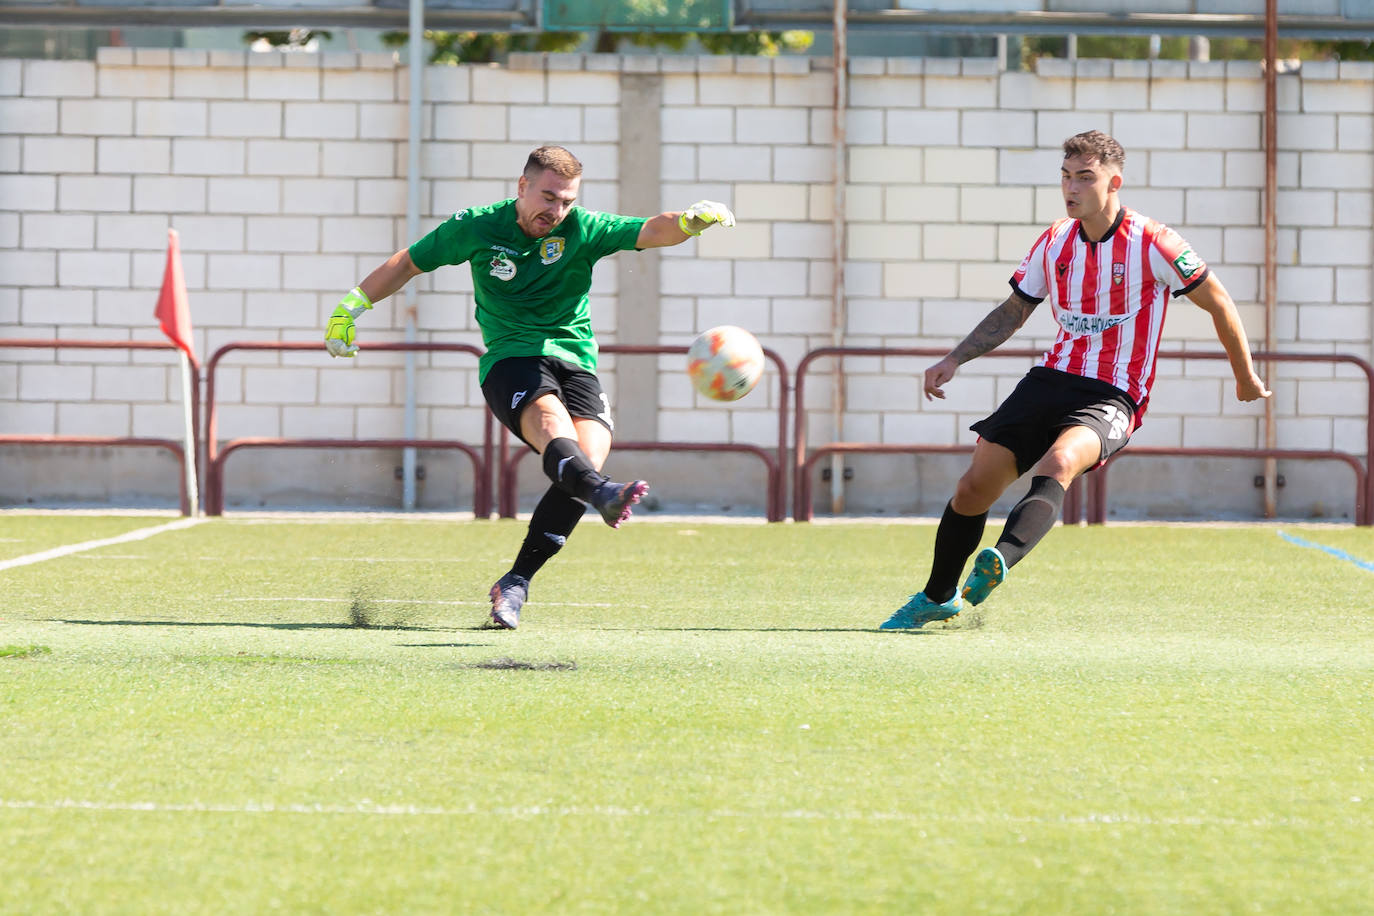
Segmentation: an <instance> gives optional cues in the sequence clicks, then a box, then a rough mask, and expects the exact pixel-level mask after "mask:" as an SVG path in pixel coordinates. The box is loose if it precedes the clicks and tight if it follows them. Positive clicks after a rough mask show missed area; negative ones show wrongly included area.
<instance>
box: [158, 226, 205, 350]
mask: <svg viewBox="0 0 1374 916" xmlns="http://www.w3.org/2000/svg"><path fill="white" fill-rule="evenodd" d="M153 315H154V316H155V317H156V318H157V322H158V324H159V325H160V326H161V327H162V333H164V334H166V335H167V336H168V337H169V338H171V341H172V343H174V344H176V345H177V348H178V349H180V350H181V351H182V352H184V353H185V354H186V355H187V356H189V357H190V358H191V359H195V358H196V348H195V344H194V343H193V342H192V340H191V306H190V304H189V303H188V302H187V299H186V275H185V274H183V273H182V271H181V244H180V243H179V242H178V241H177V231H176V230H175V229H168V230H167V269H166V270H165V271H163V274H162V292H161V293H159V294H158V297H157V308H156V309H154V310H153Z"/></svg>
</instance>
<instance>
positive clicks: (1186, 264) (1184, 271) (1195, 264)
mask: <svg viewBox="0 0 1374 916" xmlns="http://www.w3.org/2000/svg"><path fill="white" fill-rule="evenodd" d="M1201 266H1202V258H1199V257H1198V256H1197V255H1195V254H1193V249H1191V248H1185V249H1183V254H1181V255H1179V256H1178V257H1176V258H1174V270H1176V271H1178V275H1179V276H1180V277H1182V278H1183V279H1185V280H1187V279H1188V278H1189V277H1191V276H1192V275H1193V274H1195V273H1197V272H1198V268H1200V267H1201Z"/></svg>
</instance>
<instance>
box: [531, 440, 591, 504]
mask: <svg viewBox="0 0 1374 916" xmlns="http://www.w3.org/2000/svg"><path fill="white" fill-rule="evenodd" d="M544 473H545V474H546V475H547V476H548V478H549V480H552V481H553V485H554V486H556V487H558V488H559V489H560V490H562V491H563V492H564V493H567V494H568V495H569V496H575V497H577V498H578V499H580V500H582V501H583V502H584V503H589V502H591V501H592V493H593V492H595V491H596V488H597V487H598V486H600V485H601V483H602V482H603V481H604V480H605V479H606V478H605V477H603V476H602V475H601V474H599V473H598V472H597V470H596V468H594V467H592V462H591V459H589V458H588V457H587V453H586V452H584V451H582V446H580V445H578V444H577V440H576V439H568V438H566V437H563V438H558V439H554V440H552V441H551V442H549V444H548V447H547V448H545V449H544Z"/></svg>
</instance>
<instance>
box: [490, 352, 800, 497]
mask: <svg viewBox="0 0 1374 916" xmlns="http://www.w3.org/2000/svg"><path fill="white" fill-rule="evenodd" d="M600 349H601V352H602V353H614V354H621V355H626V356H665V355H673V354H679V355H684V356H685V355H686V353H687V348H686V347H681V346H672V347H667V346H650V345H639V344H605V345H603V346H602V347H601V348H600ZM763 355H764V356H765V357H767V358H768V359H769V360H770V361H772V363H773V365H774V367H775V368H776V369H777V376H778V444H777V452H776V455H770V454H768V450H767V449H765V448H762V447H760V446H757V445H746V444H743V443H735V442H667V441H665V442H658V441H653V442H647V441H646V442H619V441H617V442H616V443H615V444H614V446H613V450H614V451H621V452H636V451H641V452H648V451H670V452H735V453H741V454H750V455H756V456H757V457H758V458H759V460H761V461H762V462H763V465H764V468H765V471H766V473H767V479H768V489H767V492H766V503H767V505H766V506H765V517H766V518H767V519H768V521H770V522H781V521H784V520H785V519H786V518H787V492H786V490H787V488H786V483H785V481H784V475H783V469H784V468H785V467H786V462H787V405H788V402H789V396H790V393H791V390H792V384H791V376H790V374H789V373H788V370H787V363H785V362H784V361H783V359H782V357H781V356H779V355H778V354H777V353H776V352H775V351H773V350H770V349H768V348H767V347H765V348H764V350H763ZM508 442H509V435H508V434H507V432H506V430H505V428H504V427H503V428H502V430H501V473H500V483H499V488H500V497H499V498H498V500H497V502H498V508H497V511H498V514H500V516H501V517H502V518H514V517H515V503H516V486H517V484H518V480H517V471H518V466H519V464H520V460H521V459H522V458H524V457H525V455H526V453H528V452H529V449H528V448H525V447H523V446H519V447H517V448H516V449H515V451H514V452H510V451H509V450H508V448H507V445H508Z"/></svg>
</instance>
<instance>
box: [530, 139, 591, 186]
mask: <svg viewBox="0 0 1374 916" xmlns="http://www.w3.org/2000/svg"><path fill="white" fill-rule="evenodd" d="M542 172H553V173H554V174H555V175H558V176H559V177H561V178H577V177H578V176H580V175H581V174H582V163H580V162H578V161H577V157H576V156H574V155H573V154H572V153H570V152H568V151H567V150H565V149H564V148H563V147H561V146H541V147H539V149H537V150H535V151H534V152H532V153H530V158H528V159H526V160H525V177H526V178H528V179H530V180H531V181H533V180H534V179H535V178H538V177H539V175H540V173H542Z"/></svg>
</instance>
